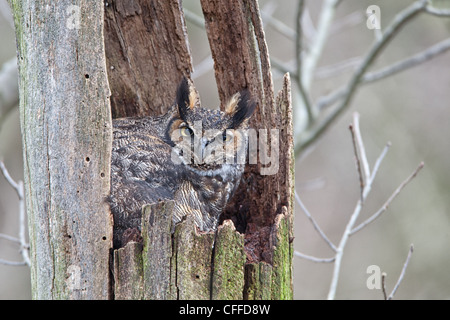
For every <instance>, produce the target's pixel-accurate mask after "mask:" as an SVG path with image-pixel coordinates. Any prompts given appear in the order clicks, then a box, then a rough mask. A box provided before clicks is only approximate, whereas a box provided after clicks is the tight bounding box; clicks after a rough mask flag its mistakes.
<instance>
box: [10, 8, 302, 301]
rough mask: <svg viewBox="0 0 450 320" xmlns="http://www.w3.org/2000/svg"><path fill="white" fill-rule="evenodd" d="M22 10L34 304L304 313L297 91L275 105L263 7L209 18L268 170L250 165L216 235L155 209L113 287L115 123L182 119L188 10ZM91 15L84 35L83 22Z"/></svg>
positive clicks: (219, 75)
mask: <svg viewBox="0 0 450 320" xmlns="http://www.w3.org/2000/svg"><path fill="white" fill-rule="evenodd" d="M11 5H12V7H13V10H14V16H15V23H16V35H17V43H18V61H19V68H20V69H19V72H20V101H21V102H20V106H21V124H22V134H23V143H24V159H25V179H26V180H25V186H26V194H27V207H28V214H29V222H30V242H31V257H32V281H33V297H34V298H50V299H51V298H53V299H54V298H72V299H78V298H83V299H86V298H94V299H107V298H115V299H291V298H292V296H293V293H292V252H293V250H292V210H293V204H292V199H293V185H294V184H293V179H294V176H293V152H292V151H293V147H292V145H293V141H292V112H291V104H290V80H289V76H288V75H286V76H285V78H284V82H283V88H282V90H281V91H280V92H279V93H278V95H277V96H275V94H274V91H273V83H272V78H271V72H270V64H269V56H268V51H267V46H266V43H265V39H264V32H263V29H262V23H261V19H260V16H259V10H258V5H257V1H256V0H231V1H220V2H219V1H213V0H202V1H201V5H202V8H203V12H204V15H205V24H206V31H207V33H208V38H209V42H210V46H211V51H212V55H213V58H214V68H215V72H216V80H217V83H218V88H219V96H220V99H221V101H222V102H224V101H225V100H226V99H227V98H229V97H230V96H231V95H232V94H234V93H235V92H237V91H240V90H241V89H243V88H248V89H249V91H250V92H251V94H252V96H253V98H254V99H255V100H256V101H257V103H258V107H257V110H256V112H255V115H254V116H253V118H252V120H251V127H252V128H255V129H257V131H256V132H257V133H258V134H257V135H256V136H254V138H255V139H256V140H255V141H257V142H258V144H259V150H256V151H258V152H259V154H258V155H259V158H258V159H259V160H260V161H259V162H258V163H253V162H251V164H250V165H247V167H246V171H245V174H244V176H243V178H242V181H241V184H240V187H239V190H238V192H237V193H236V196H235V197H234V199H233V200H232V203H230V204H229V206H228V207H227V210H226V212H225V213H224V214H223V219H222V222H221V225H220V226H219V228H218V230H217V232H215V233H199V232H198V230H197V228H196V227H195V225H194V223H193V221H192V220H191V219H189V218H188V219H186V220H185V221H183V222H182V223H180V224H178V225H177V226H175V228H173V226H172V209H173V201H166V202H162V203H158V204H151V205H148V206H146V207H145V208H144V209H143V217H142V237H143V243H142V244H139V243H135V242H130V243H128V244H127V245H126V246H125V247H124V248H121V249H118V250H115V251H114V252H113V254H112V260H113V263H112V264H111V268H112V269H113V270H112V273H110V272H109V271H110V265H109V264H108V262H109V254H110V250H111V247H112V239H111V237H112V221H111V215H110V212H109V209H108V207H107V205H106V202H105V201H104V199H105V198H106V196H107V195H108V193H109V173H110V171H109V170H110V167H109V162H110V152H111V151H110V150H111V120H110V110H111V113H112V115H113V117H123V116H143V115H158V114H162V113H164V112H166V110H167V109H168V108H169V107H170V106H171V105H172V103H173V101H174V96H173V94H172V93H175V91H176V86H177V85H178V82H179V80H180V79H181V78H182V76H183V75H184V76H188V77H189V75H190V73H191V71H192V63H191V56H190V52H189V45H188V40H187V33H186V27H185V21H184V16H183V12H182V8H181V7H180V2H179V1H162V0H150V1H149V0H147V1H144V0H132V1H125V0H108V1H107V2H88V1H86V0H84V1H82V0H78V1H75V3H74V2H73V1H70V2H69V1H66V0H61V1H58V2H51V3H48V4H47V3H45V1H42V0H39V1H38V0H34V1H32V0H26V1H18V0H11ZM69 8H70V9H69ZM77 10H78V14H79V18H80V21H78V24H77V20H76V19H75V20H71V19H72V18H73V17H74V15H75V18H76V13H77ZM72 22H73V24H70V23H72ZM105 57H106V58H105ZM105 60H106V61H105ZM109 86H110V87H109ZM109 88H110V89H111V106H110V99H109V98H110V94H109ZM110 108H111V109H110ZM265 145H269V146H270V147H264V146H265ZM280 146H282V147H283V152H279V147H280ZM267 151H270V152H269V153H267ZM264 154H265V155H266V156H265V157H264ZM269 154H270V156H269ZM261 159H262V160H264V159H265V160H267V159H269V160H271V162H270V163H269V162H264V161H261ZM274 169H275V170H274ZM173 229H174V230H175V231H174V232H172V231H173Z"/></svg>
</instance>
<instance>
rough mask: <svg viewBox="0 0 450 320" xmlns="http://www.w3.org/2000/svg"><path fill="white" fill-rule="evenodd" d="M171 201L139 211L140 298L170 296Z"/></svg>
mask: <svg viewBox="0 0 450 320" xmlns="http://www.w3.org/2000/svg"><path fill="white" fill-rule="evenodd" d="M173 207H174V201H165V202H158V203H156V204H152V205H147V206H144V208H143V209H142V224H141V225H142V239H143V252H142V263H143V275H144V279H143V280H144V284H143V289H144V295H143V298H144V299H151V300H155V299H159V300H167V299H169V298H170V297H171V292H170V277H171V270H170V266H171V261H170V259H171V257H172V237H171V232H172V215H173Z"/></svg>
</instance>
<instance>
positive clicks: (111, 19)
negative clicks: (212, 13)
mask: <svg viewBox="0 0 450 320" xmlns="http://www.w3.org/2000/svg"><path fill="white" fill-rule="evenodd" d="M104 33H105V50H106V57H107V67H108V78H109V84H110V87H111V107H112V116H113V118H120V117H131V116H148V115H160V114H162V113H165V112H166V111H167V109H168V108H169V107H170V106H171V105H172V104H173V102H174V97H173V96H172V95H171V94H168V93H171V92H173V93H175V92H176V88H177V85H178V83H179V81H180V79H181V78H182V77H183V76H187V77H189V76H190V74H191V72H192V62H191V56H190V50H189V44H188V40H187V32H186V24H185V20H184V15H183V12H182V9H181V2H180V1H155V0H153V1H147V0H107V1H106V2H105V32H104Z"/></svg>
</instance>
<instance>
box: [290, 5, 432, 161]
mask: <svg viewBox="0 0 450 320" xmlns="http://www.w3.org/2000/svg"><path fill="white" fill-rule="evenodd" d="M330 1H331V0H330ZM327 3H328V2H327ZM427 3H428V1H427V0H418V1H416V2H414V3H413V4H412V5H411V6H409V7H407V8H406V9H404V10H403V11H401V12H400V13H399V14H397V15H396V16H395V18H394V20H393V21H392V22H391V24H390V25H389V26H388V27H387V28H386V29H385V31H384V33H383V36H382V37H381V38H380V40H378V41H376V42H375V43H374V45H373V46H372V48H371V49H370V50H369V52H368V54H367V55H366V56H365V58H364V60H363V62H362V63H361V65H360V66H359V67H358V69H357V70H356V71H355V73H354V74H353V76H352V78H351V80H350V82H349V83H348V84H347V86H346V88H345V91H344V93H343V99H342V101H341V102H340V103H339V104H338V106H337V107H336V108H335V109H334V110H332V111H331V112H330V113H329V114H328V115H327V116H325V117H324V118H323V119H322V120H321V121H320V122H318V123H317V124H316V125H314V126H313V127H312V128H311V129H310V130H308V132H306V134H304V135H303V137H302V139H298V142H297V143H296V146H295V153H296V154H298V153H300V151H301V150H302V149H304V148H306V147H307V146H308V145H309V144H311V143H312V142H313V141H315V140H316V139H317V138H318V137H319V136H320V135H322V134H323V133H324V132H325V130H326V129H327V128H328V127H329V125H330V124H331V123H332V122H333V121H334V120H335V119H336V118H337V117H338V116H339V115H340V114H341V113H342V112H343V111H344V110H345V109H346V108H347V106H348V105H349V103H350V101H351V100H352V98H353V96H354V94H355V92H356V89H357V87H358V86H359V84H360V83H361V80H362V78H363V76H364V74H365V73H366V71H367V69H368V68H369V67H370V66H371V65H372V64H373V62H374V61H375V59H376V58H377V57H378V55H379V54H380V53H381V52H382V50H383V49H384V48H385V47H386V45H387V43H388V42H389V41H390V40H391V39H392V38H393V37H394V36H395V35H396V34H397V33H398V31H399V30H400V29H401V27H402V26H404V25H405V24H406V23H407V22H408V21H410V20H411V19H412V18H413V17H415V16H416V15H417V14H418V13H420V12H422V11H424V9H425V7H426V5H427ZM304 84H305V87H306V88H308V87H307V86H306V82H304Z"/></svg>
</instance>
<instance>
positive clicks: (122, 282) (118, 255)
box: [114, 242, 144, 300]
mask: <svg viewBox="0 0 450 320" xmlns="http://www.w3.org/2000/svg"><path fill="white" fill-rule="evenodd" d="M142 277H143V271H142V244H140V243H137V242H129V243H127V244H126V246H125V247H123V248H120V249H117V250H114V280H115V281H114V299H115V300H128V299H131V300H140V299H142V298H143V292H144V291H143V287H142V284H143V283H142Z"/></svg>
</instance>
